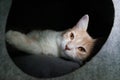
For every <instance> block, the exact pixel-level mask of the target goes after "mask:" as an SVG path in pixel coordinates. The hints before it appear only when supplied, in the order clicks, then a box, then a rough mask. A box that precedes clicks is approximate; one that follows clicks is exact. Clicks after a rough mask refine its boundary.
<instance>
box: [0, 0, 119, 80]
mask: <svg viewBox="0 0 120 80" xmlns="http://www.w3.org/2000/svg"><path fill="white" fill-rule="evenodd" d="M113 3H114V6H115V20H114V25H113V28H112V31H111V34H110V36H109V38H108V40H107V41H106V43H105V45H104V46H103V47H102V49H101V50H100V51H99V53H98V54H97V55H96V56H95V57H94V58H93V59H92V60H91V61H89V62H88V63H87V64H86V65H84V66H83V67H81V68H80V69H78V70H76V71H75V72H72V73H70V74H67V75H64V76H61V77H57V78H52V79H47V80H119V79H120V39H119V38H120V34H119V32H120V28H119V26H120V22H119V21H120V8H119V5H120V0H113ZM10 5H11V0H0V80H44V79H38V78H34V77H32V76H29V75H27V74H26V73H24V72H22V71H21V70H20V69H19V68H18V67H17V66H16V65H15V64H14V63H13V62H12V60H11V58H10V57H9V55H8V53H7V51H6V48H5V42H4V30H5V24H6V19H7V15H8V11H9V8H10ZM3 6H4V7H3Z"/></svg>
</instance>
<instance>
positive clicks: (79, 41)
mask: <svg viewBox="0 0 120 80" xmlns="http://www.w3.org/2000/svg"><path fill="white" fill-rule="evenodd" d="M88 22H89V16H88V15H85V16H83V17H82V18H81V19H80V20H79V21H78V23H77V24H76V25H75V26H74V27H73V28H71V29H68V30H65V31H60V32H58V31H53V30H44V31H32V32H30V33H28V34H27V35H25V34H23V33H20V32H17V31H12V30H10V31H8V32H7V33H6V40H7V42H8V43H9V44H11V45H12V46H14V47H15V48H17V49H19V50H22V51H24V52H27V53H31V54H37V55H39V54H44V55H53V56H55V57H64V58H67V59H72V60H75V61H79V60H85V59H87V58H88V57H89V56H90V55H91V51H92V49H93V46H94V45H95V42H96V39H93V38H92V37H90V35H89V34H88V33H87V31H86V30H87V27H88Z"/></svg>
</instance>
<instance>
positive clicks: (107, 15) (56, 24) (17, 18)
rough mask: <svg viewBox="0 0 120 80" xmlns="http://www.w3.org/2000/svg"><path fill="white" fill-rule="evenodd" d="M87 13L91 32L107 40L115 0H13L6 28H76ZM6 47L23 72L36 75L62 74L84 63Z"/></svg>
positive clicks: (20, 29) (27, 29)
mask: <svg viewBox="0 0 120 80" xmlns="http://www.w3.org/2000/svg"><path fill="white" fill-rule="evenodd" d="M85 14H88V15H89V17H90V21H89V28H88V30H87V31H88V33H89V34H90V35H91V36H92V37H93V38H101V37H102V38H105V40H106V39H107V37H108V36H109V33H110V31H111V28H112V25H113V20H114V7H113V3H112V0H13V2H12V6H11V9H10V13H9V16H8V20H7V25H6V31H8V30H10V29H11V30H17V31H20V32H23V33H27V32H30V31H32V30H36V29H37V30H38V29H52V30H57V31H59V30H65V29H68V28H71V27H73V26H74V25H75V24H76V23H77V21H78V20H79V19H80V18H81V17H82V16H83V15H85ZM105 40H104V41H103V43H102V45H103V44H104V42H105ZM102 45H101V46H100V47H99V48H98V49H97V52H98V51H99V49H100V48H101V47H102ZM97 46H98V45H97ZM7 49H8V53H9V55H10V56H11V58H12V60H13V61H14V62H15V64H16V65H17V66H18V67H19V68H20V69H21V70H22V71H23V72H25V73H28V74H30V75H32V76H35V77H40V78H41V77H42V78H48V77H57V76H62V75H64V74H67V73H70V72H72V71H74V70H76V69H78V68H79V67H80V66H81V65H79V64H78V63H76V62H73V61H69V60H65V59H60V58H54V57H51V56H44V55H41V56H36V55H30V54H27V53H24V52H21V51H18V50H16V49H15V48H13V47H11V46H10V45H9V44H7ZM97 52H95V53H97Z"/></svg>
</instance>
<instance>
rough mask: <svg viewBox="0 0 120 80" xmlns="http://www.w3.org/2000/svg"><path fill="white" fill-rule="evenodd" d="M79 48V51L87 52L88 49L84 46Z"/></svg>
mask: <svg viewBox="0 0 120 80" xmlns="http://www.w3.org/2000/svg"><path fill="white" fill-rule="evenodd" d="M78 50H79V51H82V52H86V50H85V48H84V47H78Z"/></svg>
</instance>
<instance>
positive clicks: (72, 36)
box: [70, 32, 74, 40]
mask: <svg viewBox="0 0 120 80" xmlns="http://www.w3.org/2000/svg"><path fill="white" fill-rule="evenodd" d="M70 39H71V40H73V39H74V34H73V33H72V32H71V33H70Z"/></svg>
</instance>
